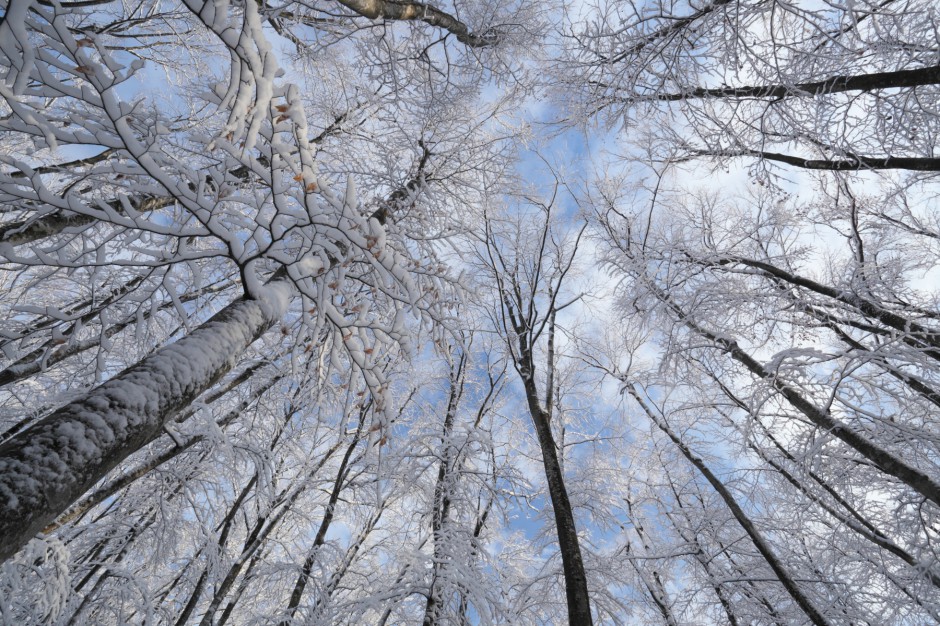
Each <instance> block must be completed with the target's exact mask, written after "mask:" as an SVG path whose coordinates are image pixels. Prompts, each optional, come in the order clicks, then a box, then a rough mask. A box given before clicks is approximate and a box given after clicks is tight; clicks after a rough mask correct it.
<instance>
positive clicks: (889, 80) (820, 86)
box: [627, 65, 940, 102]
mask: <svg viewBox="0 0 940 626" xmlns="http://www.w3.org/2000/svg"><path fill="white" fill-rule="evenodd" d="M938 83H940V65H933V66H930V67H921V68H917V69H913V70H897V71H894V72H874V73H871V74H857V75H855V76H831V77H829V78H826V79H824V80H820V81H812V82H805V83H795V84H793V85H782V84H778V85H754V86H746V87H717V88H712V89H708V88H705V87H699V88H696V89H690V90H688V91H682V92H677V93H657V94H650V95H648V96H647V95H640V96H636V97H631V98H627V100H631V101H642V100H659V101H665V102H675V101H679V100H693V99H701V98H760V99H764V98H771V99H776V100H779V99H782V98H789V97H808V96H819V95H824V94H832V93H844V92H846V91H878V90H882V89H899V88H907V87H920V86H924V85H936V84H938Z"/></svg>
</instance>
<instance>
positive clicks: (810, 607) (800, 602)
mask: <svg viewBox="0 0 940 626" xmlns="http://www.w3.org/2000/svg"><path fill="white" fill-rule="evenodd" d="M625 390H626V391H627V393H629V394H630V395H631V396H632V397H633V399H634V400H636V401H637V403H638V404H639V405H640V408H642V409H643V412H644V413H646V415H647V416H648V417H649V418H650V421H652V422H653V424H655V425H656V427H657V428H659V430H661V431H662V432H663V433H664V434H665V435H666V436H667V437H669V439H670V440H672V442H673V443H674V444H675V446H676V447H677V448H678V449H679V452H681V453H682V456H684V457H685V458H686V460H687V461H688V462H689V463H691V464H692V465H693V466H694V467H695V469H697V470H698V471H699V473H700V474H701V475H702V476H703V477H704V478H705V480H707V481H708V484H710V485H711V486H712V488H713V489H714V490H715V492H716V493H717V494H718V495H719V497H720V498H721V499H722V501H723V502H724V503H725V506H727V507H728V510H730V511H731V514H732V515H733V516H734V519H735V520H737V522H738V524H740V526H741V528H743V529H744V532H746V533H747V536H748V537H749V538H750V539H751V542H752V543H753V544H754V547H755V548H757V551H758V552H760V554H761V556H762V557H764V560H765V561H766V562H767V564H768V565H769V566H770V568H771V569H772V570H773V572H774V574H775V575H776V577H777V580H779V581H780V584H781V585H783V587H784V588H785V589H786V590H787V592H788V593H789V594H790V597H791V598H793V601H794V602H796V604H797V606H799V607H800V609H802V610H803V612H804V613H805V614H806V616H807V617H808V618H809V619H810V621H812V623H813V624H815V625H816V626H828V624H829V621H828V620H827V619H826V618H825V616H824V615H823V614H822V613H821V612H820V610H819V609H817V608H816V606H815V605H814V604H813V602H812V600H810V599H809V597H807V596H806V594H804V593H803V590H802V589H800V587H799V585H797V583H796V581H795V580H794V578H793V576H792V575H791V574H790V572H789V571H788V569H787V568H786V566H785V565H784V564H783V563H782V562H781V561H780V559H778V558H777V555H776V554H774V551H773V549H772V548H771V546H770V544H769V543H768V542H767V541H766V540H765V539H764V537H763V535H762V534H761V533H760V531H759V530H758V528H757V526H756V525H755V524H754V522H753V521H751V519H750V518H749V517H748V516H747V514H746V513H745V512H744V510H743V509H742V508H741V506H740V505H739V504H738V503H737V500H735V498H734V496H733V495H732V493H731V491H729V490H728V488H727V487H725V485H724V483H723V482H721V480H720V479H719V478H718V477H717V476H715V474H714V473H712V471H711V470H710V469H709V468H708V466H707V465H705V462H704V461H703V460H702V459H701V458H699V457H698V456H697V455H695V454H694V453H693V452H692V450H691V449H690V448H689V447H688V446H686V445H685V443H683V442H682V440H681V439H680V438H679V437H678V435H676V433H675V432H673V430H672V429H671V428H670V427H669V425H668V424H666V422H665V421H664V420H663V419H662V418H661V417H659V416H657V415H656V414H655V413H654V412H653V410H652V409H651V408H650V407H649V405H647V404H646V402H645V401H644V400H643V398H642V397H641V396H640V394H639V393H638V392H637V391H636V390H635V389H634V388H633V386H632V385H627V386H626V387H625Z"/></svg>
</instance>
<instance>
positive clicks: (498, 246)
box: [481, 185, 593, 625]
mask: <svg viewBox="0 0 940 626" xmlns="http://www.w3.org/2000/svg"><path fill="white" fill-rule="evenodd" d="M558 191H559V188H558V186H557V185H556V188H555V193H556V194H557V193H558ZM556 199H557V195H556V196H555V197H553V198H552V199H551V200H550V201H549V202H547V203H544V204H543V203H538V204H537V207H538V212H536V213H535V215H534V217H535V218H537V219H539V220H540V221H541V224H538V222H536V224H537V226H536V229H535V230H534V231H529V232H526V231H525V230H523V227H522V221H523V220H526V219H527V218H528V219H531V217H532V216H525V217H522V218H521V219H519V220H518V221H515V222H514V221H512V220H511V221H509V223H508V225H507V226H508V229H507V230H506V231H505V232H503V231H504V229H503V227H501V225H500V224H499V222H498V221H497V220H496V219H495V218H492V217H491V218H489V219H487V221H486V230H485V239H484V241H483V246H484V251H483V252H482V253H481V255H482V256H483V264H484V267H485V270H486V272H487V274H488V276H487V279H488V280H489V281H492V283H493V284H494V285H495V294H494V297H495V298H496V299H497V300H498V304H495V305H494V307H495V311H494V313H492V315H493V317H494V318H495V321H494V325H495V327H496V329H497V331H498V332H499V333H500V334H501V335H502V337H503V339H504V341H505V342H506V350H507V352H508V354H509V359H510V360H511V362H512V364H513V367H514V368H515V370H516V373H517V374H518V375H519V378H520V380H521V382H522V386H523V389H524V394H525V401H526V405H527V407H528V412H529V416H530V418H531V419H532V423H533V426H534V427H535V432H536V436H537V438H538V442H539V447H540V449H541V454H542V464H543V466H544V470H545V480H546V482H547V485H548V493H549V497H550V498H551V503H552V510H553V512H554V516H555V529H556V532H557V535H558V547H559V550H560V551H561V558H562V565H563V569H564V578H565V594H566V597H567V605H568V621H569V623H571V624H578V625H585V624H586V625H589V624H592V623H593V621H592V617H591V602H590V596H589V594H588V585H587V575H586V573H585V568H584V560H583V558H582V555H581V546H580V541H579V539H578V531H577V528H576V523H575V518H574V510H573V507H572V506H571V501H570V498H569V497H568V490H567V488H566V486H565V477H564V472H563V469H562V461H561V459H560V458H559V452H562V453H563V452H564V450H563V448H562V449H561V450H559V446H558V444H557V443H556V437H555V435H554V434H553V430H555V429H556V428H557V426H556V425H555V424H553V419H552V418H553V414H555V413H556V408H557V403H558V396H559V390H558V388H557V387H556V385H557V384H558V381H557V380H556V378H555V368H556V366H557V362H556V361H557V359H558V355H557V354H556V352H555V332H556V319H557V315H558V313H559V312H560V311H562V310H564V309H565V308H566V307H568V306H571V304H573V303H574V302H576V301H577V300H578V298H577V297H574V298H570V297H566V296H565V295H564V292H563V290H562V287H563V283H564V282H565V278H566V276H567V275H568V273H569V272H570V271H571V268H572V265H573V263H574V259H575V254H576V253H577V249H578V243H579V241H580V238H581V234H582V233H583V232H584V229H583V228H582V229H581V231H580V232H579V233H578V234H577V235H576V236H575V237H574V240H573V242H571V243H569V242H565V241H564V239H563V238H562V237H561V236H559V235H556V233H555V232H553V230H552V219H551V218H552V209H553V208H554V205H555V201H556ZM511 241H516V242H519V243H518V245H516V246H514V245H513V244H512V243H510V242H511ZM522 242H525V243H529V242H531V245H532V246H533V247H532V248H529V249H527V248H526V247H525V243H522ZM543 338H544V344H542V341H541V340H542V339H543ZM541 345H544V346H545V348H544V350H545V356H544V359H545V360H544V365H542V364H541V363H539V361H540V360H541V359H540V358H539V355H538V351H539V350H540V346H541ZM537 364H538V365H540V367H538V368H537ZM541 369H544V370H545V373H544V374H539V373H538V371H539V370H541ZM541 377H544V379H543V380H542V382H539V378H541Z"/></svg>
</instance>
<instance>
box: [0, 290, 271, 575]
mask: <svg viewBox="0 0 940 626" xmlns="http://www.w3.org/2000/svg"><path fill="white" fill-rule="evenodd" d="M268 290H269V292H270V294H271V296H272V299H273V300H274V301H271V302H268V301H260V300H250V299H246V298H240V299H238V300H236V301H235V302H233V303H232V304H230V305H229V306H227V307H226V308H224V309H222V310H221V311H219V312H218V313H217V314H215V315H214V316H213V317H212V318H211V319H209V320H208V321H207V322H205V323H204V324H203V325H202V326H200V327H199V328H197V329H196V330H194V331H193V332H192V333H190V334H189V335H187V336H186V337H184V338H183V339H181V340H179V341H178V342H176V343H174V344H172V345H169V346H167V347H165V348H163V349H161V350H158V351H157V352H155V353H154V354H152V355H151V356H149V357H147V358H145V359H144V360H142V361H141V362H140V363H138V364H137V365H134V366H132V367H130V368H128V369H127V370H125V371H123V372H121V373H120V374H118V375H117V376H115V377H114V378H112V379H111V380H109V381H107V382H105V383H104V384H102V385H100V386H98V387H97V388H95V389H94V390H92V391H91V392H89V393H88V394H87V395H86V396H85V397H84V398H82V399H80V400H77V401H75V402H72V403H70V404H68V405H66V406H64V407H62V408H61V409H59V410H57V411H55V412H54V413H52V414H51V415H49V416H48V417H46V418H44V419H43V420H41V421H40V422H38V423H37V424H35V425H33V426H31V427H30V428H28V429H26V430H24V431H22V432H21V433H19V434H18V435H16V436H14V437H12V438H11V439H9V440H8V441H7V442H5V443H4V444H3V445H2V446H0V561H3V560H6V559H8V558H9V557H10V556H12V555H13V554H14V553H16V552H17V551H18V550H19V549H20V548H21V547H23V546H24V545H25V544H26V542H28V541H29V540H30V539H31V538H32V537H33V536H34V535H35V534H36V533H38V532H39V531H40V530H42V529H43V528H45V527H46V525H48V524H50V523H51V522H52V521H54V520H55V518H56V517H57V516H58V515H59V514H61V513H62V512H63V511H65V509H67V508H68V507H69V506H70V505H71V504H72V503H73V502H75V501H76V500H77V499H78V498H79V497H80V496H81V495H82V494H83V493H85V492H86V491H87V490H88V489H89V488H91V487H92V486H93V485H94V484H95V483H96V482H98V481H99V480H100V479H101V478H102V477H104V475H105V474H107V473H108V472H109V471H110V470H111V469H113V468H114V467H115V466H117V465H118V464H119V463H120V462H121V461H123V460H124V459H125V458H127V457H128V456H129V455H131V454H132V453H134V452H135V451H137V450H139V449H140V448H142V447H143V446H145V445H147V444H148V443H150V442H151V441H153V440H154V439H155V438H156V437H157V436H158V435H159V434H160V432H161V431H162V429H163V426H164V424H166V422H167V421H168V420H170V419H171V418H172V417H173V416H174V415H175V414H176V413H177V412H179V411H180V410H182V409H184V408H186V406H188V405H189V403H190V402H192V401H193V400H194V399H195V398H196V397H197V396H198V395H199V394H201V393H202V392H203V391H205V390H206V389H208V388H209V387H210V386H212V385H213V384H214V383H215V382H216V381H218V380H219V378H221V377H222V376H223V375H224V374H225V373H226V372H228V371H229V370H230V369H231V368H232V367H233V366H234V365H235V364H236V363H237V361H238V357H239V356H240V355H241V353H242V352H243V351H244V350H245V349H246V348H247V347H248V346H249V345H250V344H251V343H253V342H254V341H255V340H256V339H258V337H260V336H261V335H262V334H263V333H264V332H265V331H266V330H267V329H268V328H270V327H271V326H272V325H273V324H274V323H275V322H277V321H278V320H279V319H280V318H281V316H282V315H283V314H284V310H285V307H286V302H287V295H288V293H289V287H288V286H287V284H286V283H283V282H279V283H275V284H274V285H271V286H270V287H268Z"/></svg>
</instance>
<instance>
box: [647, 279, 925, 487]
mask: <svg viewBox="0 0 940 626" xmlns="http://www.w3.org/2000/svg"><path fill="white" fill-rule="evenodd" d="M650 288H651V289H652V290H653V291H654V293H655V294H656V297H657V298H659V300H661V301H662V302H663V303H665V304H666V305H667V306H668V307H669V308H670V309H671V310H672V311H673V312H674V313H675V314H676V315H677V317H678V318H679V321H681V322H682V323H683V324H685V325H686V326H688V327H689V328H690V329H692V330H693V331H695V332H697V333H698V334H699V335H701V336H702V337H704V338H706V339H708V340H709V341H711V342H713V343H714V344H715V346H716V347H718V348H719V349H721V350H722V351H724V352H725V353H727V354H728V355H729V356H730V357H731V358H732V359H734V360H735V361H737V362H738V363H740V364H742V365H743V366H744V367H745V368H746V369H747V370H748V371H750V372H751V373H752V374H754V375H755V376H757V377H758V378H760V379H762V380H764V381H766V382H767V383H769V384H770V385H771V386H772V387H773V388H774V389H775V390H777V392H778V393H780V395H782V396H783V397H784V398H786V399H787V401H788V402H789V403H790V404H791V405H792V406H793V407H794V408H796V409H797V410H798V411H799V412H800V413H802V414H803V415H804V416H806V417H807V418H809V420H810V421H811V422H812V423H813V424H814V425H816V426H817V427H819V428H821V429H822V430H823V431H824V432H826V433H827V434H829V435H832V436H833V437H835V438H836V439H839V440H840V441H842V442H843V443H845V444H847V445H848V446H849V447H850V448H852V449H853V450H855V451H856V452H858V453H859V454H861V455H862V456H863V457H865V458H866V459H868V460H869V461H871V462H872V463H874V465H875V466H876V467H877V468H878V469H880V470H881V471H882V472H884V473H886V474H888V475H891V476H894V477H895V478H897V479H898V480H900V481H901V482H902V483H904V484H906V485H907V486H909V487H910V488H911V489H913V490H914V491H916V492H918V493H920V494H921V495H922V496H924V497H925V498H926V499H927V500H929V501H931V502H933V503H934V504H936V505H940V483H938V482H937V481H936V480H935V479H934V478H933V477H931V476H930V475H928V474H927V473H925V472H924V471H922V470H921V469H919V468H917V467H916V466H914V465H911V464H910V463H908V462H907V461H905V460H903V459H902V458H900V457H899V456H898V455H896V454H893V453H892V452H890V451H889V450H887V449H885V448H882V447H881V446H879V445H877V444H875V443H874V442H872V441H871V440H870V439H868V438H867V437H865V436H864V435H863V434H861V433H859V432H857V431H855V430H854V429H852V428H849V427H848V426H846V425H845V424H843V423H842V422H840V421H838V420H837V419H836V418H834V417H833V416H832V414H831V413H830V412H829V411H828V410H825V409H820V408H819V407H817V406H816V405H814V404H813V403H812V402H810V401H809V400H807V399H806V398H805V397H804V396H803V395H802V394H801V393H800V392H799V391H797V390H796V389H794V388H793V387H792V386H790V385H789V384H787V383H786V382H785V381H784V380H783V379H782V378H780V377H779V376H778V375H777V372H774V371H769V370H767V369H766V368H765V367H764V366H763V365H761V364H760V363H759V362H758V361H757V360H755V359H754V358H753V357H751V356H750V355H749V354H748V353H747V352H745V351H744V350H742V349H741V347H740V346H739V345H738V344H737V342H735V341H734V340H732V339H729V338H727V337H724V336H719V335H716V334H715V333H712V332H710V331H708V330H706V329H705V328H703V327H702V326H700V325H699V324H697V323H696V322H695V321H693V320H692V319H691V318H690V317H689V315H688V314H687V313H686V312H685V311H683V310H682V309H681V308H680V307H679V306H678V305H677V304H676V303H675V302H673V301H672V299H671V298H670V297H669V295H668V294H667V293H666V292H664V291H662V290H661V289H660V288H659V287H657V286H655V285H650ZM826 289H827V291H830V292H832V293H833V297H836V298H837V299H844V300H846V301H847V302H848V303H854V304H856V306H859V307H860V308H863V312H866V313H868V312H870V313H871V314H874V315H876V316H878V318H879V319H881V320H889V321H892V322H894V321H895V319H903V318H900V316H897V315H895V314H893V313H891V312H889V311H884V310H883V309H881V308H880V307H877V306H875V305H874V304H873V303H871V302H870V301H867V300H864V299H862V298H859V297H858V296H854V295H850V294H844V293H842V292H837V291H836V290H830V289H828V288H826ZM908 324H909V327H913V328H914V329H915V332H918V333H920V334H923V333H926V332H927V331H926V330H925V329H923V328H922V327H920V326H919V325H917V324H914V323H913V322H908ZM929 340H930V342H931V343H933V342H935V341H936V338H935V336H934V335H933V333H930V334H929Z"/></svg>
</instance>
